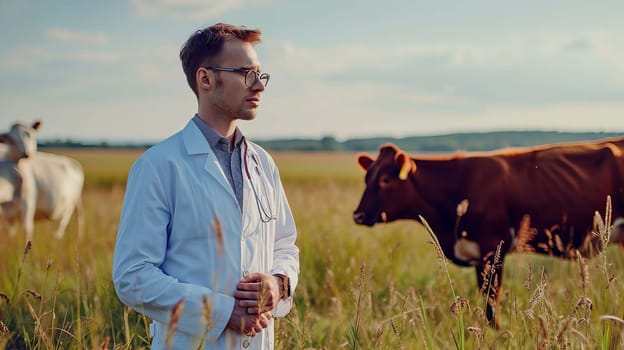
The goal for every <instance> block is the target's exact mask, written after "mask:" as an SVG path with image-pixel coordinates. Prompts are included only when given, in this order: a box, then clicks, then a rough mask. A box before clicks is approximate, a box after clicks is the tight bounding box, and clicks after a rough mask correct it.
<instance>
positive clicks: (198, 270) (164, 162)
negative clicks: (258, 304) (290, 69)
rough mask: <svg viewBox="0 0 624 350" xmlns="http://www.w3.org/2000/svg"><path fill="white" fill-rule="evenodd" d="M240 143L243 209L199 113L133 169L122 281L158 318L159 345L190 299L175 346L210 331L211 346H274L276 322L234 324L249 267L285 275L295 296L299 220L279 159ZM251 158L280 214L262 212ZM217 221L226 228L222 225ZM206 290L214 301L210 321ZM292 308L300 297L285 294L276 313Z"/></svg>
mask: <svg viewBox="0 0 624 350" xmlns="http://www.w3.org/2000/svg"><path fill="white" fill-rule="evenodd" d="M241 146H242V147H243V149H242V152H241V154H242V155H241V156H242V157H243V159H242V160H241V165H242V175H243V210H242V213H243V214H241V210H240V209H239V205H238V202H237V200H236V196H235V194H234V191H233V190H232V186H231V185H230V184H229V183H228V180H227V178H226V176H225V174H224V172H223V170H222V168H221V166H220V165H219V161H218V160H217V158H216V157H215V155H214V153H213V152H212V150H211V149H210V146H209V144H208V142H207V140H206V139H205V137H204V135H203V134H202V133H201V131H200V130H199V129H198V128H197V126H196V125H195V123H194V122H193V121H192V120H191V121H189V122H188V124H187V125H186V127H185V128H184V129H182V130H181V131H180V132H178V133H176V134H174V135H173V136H171V137H169V138H168V139H166V140H164V141H163V142H161V143H159V144H157V145H155V146H154V147H152V148H150V149H149V150H147V151H146V152H145V154H144V155H142V156H141V157H140V158H139V159H138V160H137V161H136V162H135V164H134V165H133V167H132V169H131V171H130V174H129V176H128V182H127V189H126V195H125V199H124V204H123V211H122V214H121V220H120V224H119V231H118V235H117V243H116V247H115V255H114V262H113V282H114V285H115V290H116V292H117V295H118V296H119V298H120V300H121V301H122V302H123V303H125V304H127V305H129V306H130V307H132V308H133V309H134V310H136V311H138V312H141V313H143V314H145V315H146V316H148V317H149V318H151V319H152V320H153V324H152V325H151V327H150V330H151V335H152V336H153V337H154V338H153V343H152V349H164V348H167V347H166V345H165V344H164V342H165V337H166V335H167V333H168V325H169V321H170V318H171V311H172V308H173V306H174V305H175V304H176V303H177V302H178V301H179V300H180V299H181V298H184V304H183V312H182V316H181V319H180V321H179V323H178V326H177V331H176V333H175V335H174V337H173V341H174V347H173V348H174V349H196V348H197V344H199V342H200V341H201V336H202V334H204V332H205V331H206V330H207V331H208V333H207V336H206V337H205V343H206V346H205V347H204V349H243V344H244V343H246V342H245V341H246V340H247V341H249V342H250V344H249V347H248V348H247V349H263V350H266V349H273V347H274V346H273V338H274V334H273V333H274V332H273V321H272V320H271V325H270V326H269V327H268V328H267V329H265V330H264V331H262V332H261V333H259V334H257V335H256V336H255V337H253V338H252V337H248V336H245V335H241V334H239V333H237V332H235V331H232V330H230V329H229V328H227V327H226V326H227V322H228V320H229V318H230V315H231V312H232V309H233V307H234V298H233V293H234V291H235V290H236V284H237V283H238V282H239V281H240V279H241V278H242V277H243V275H245V274H247V273H254V272H264V273H270V274H275V273H285V274H287V275H288V276H289V277H290V286H291V294H292V292H293V291H294V289H295V287H296V286H297V280H298V279H297V277H298V273H299V250H298V248H297V247H296V246H295V240H296V237H297V233H296V229H295V223H294V220H293V217H292V213H291V211H290V207H289V205H288V202H287V200H286V196H285V194H284V190H283V188H282V184H281V181H280V178H279V173H278V170H277V167H276V166H275V163H274V162H273V160H272V158H271V157H270V156H269V155H268V153H266V151H264V150H263V149H262V148H261V147H259V146H257V145H255V144H253V143H251V142H247V141H244V143H243V144H242V145H241ZM246 147H248V148H247V151H246ZM245 158H246V160H245ZM245 164H247V167H248V169H249V174H250V175H251V180H252V181H254V185H256V189H257V192H260V193H258V194H259V196H264V197H263V199H262V200H263V201H264V202H266V201H267V200H268V201H269V203H270V204H271V205H270V208H271V211H273V213H272V214H273V215H274V216H276V217H277V219H276V220H271V221H270V222H268V223H263V222H262V221H261V220H260V214H259V212H260V211H259V209H258V207H257V203H256V197H255V196H254V192H253V189H252V186H251V184H250V182H249V179H248V178H247V172H246V170H245ZM257 184H264V186H258V185H257ZM217 221H218V222H219V223H220V225H221V228H222V234H218V233H217V230H216V226H215V225H216V222H217ZM203 297H205V298H206V300H207V301H208V302H209V304H210V305H211V306H212V312H211V314H210V320H209V321H210V326H209V327H207V323H206V317H204V316H203V312H204V308H203V306H202V298H203ZM291 306H292V297H291V298H289V299H287V300H282V301H280V302H279V303H278V305H277V307H276V308H275V309H274V310H273V311H272V312H273V316H275V317H282V316H285V315H286V314H287V313H288V312H289V311H290V308H291Z"/></svg>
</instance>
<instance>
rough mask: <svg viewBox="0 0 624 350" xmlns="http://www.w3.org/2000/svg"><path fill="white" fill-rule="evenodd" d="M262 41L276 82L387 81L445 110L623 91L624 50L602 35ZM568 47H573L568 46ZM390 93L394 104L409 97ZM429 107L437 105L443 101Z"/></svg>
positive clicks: (614, 98)
mask: <svg viewBox="0 0 624 350" xmlns="http://www.w3.org/2000/svg"><path fill="white" fill-rule="evenodd" d="M267 46H268V47H266V48H265V49H266V50H265V49H260V48H261V47H262V45H260V46H258V48H259V53H260V57H261V59H262V61H263V68H264V69H267V70H273V72H270V73H272V74H274V76H275V78H276V79H277V78H278V77H279V76H284V77H288V78H289V79H297V80H301V81H318V82H322V83H323V84H325V85H327V84H337V85H340V86H343V87H344V89H345V91H349V90H350V89H349V87H350V86H352V85H353V84H357V83H362V84H368V85H371V86H392V87H393V88H394V89H395V90H396V91H397V92H404V93H406V94H408V95H409V94H411V95H413V96H417V97H416V100H419V101H421V102H422V101H423V100H427V101H444V103H446V105H447V107H445V108H451V109H453V108H460V107H461V108H464V107H465V108H469V109H477V110H479V109H481V108H482V106H486V105H490V104H526V105H549V104H560V103H573V102H584V103H594V102H599V101H603V102H618V101H621V96H623V95H624V84H623V81H624V79H623V78H622V75H621V74H614V72H621V71H622V69H623V67H624V65H623V64H622V62H624V55H623V52H624V51H623V49H624V47H623V46H622V44H621V42H619V41H618V40H617V39H615V38H612V37H610V36H608V35H605V34H600V33H585V34H582V33H581V34H577V35H568V36H561V37H557V36H546V37H545V38H544V39H539V40H527V39H524V40H521V39H516V40H509V41H507V42H503V43H497V44H495V45H492V44H491V43H490V44H473V45H468V44H429V45H428V44H409V43H408V44H404V43H402V44H397V45H392V44H384V43H382V44H379V43H377V42H376V43H375V45H374V46H372V45H371V46H368V45H365V44H360V45H356V44H346V45H342V46H333V47H325V48H316V47H299V46H297V45H295V44H294V43H292V42H282V43H268V45H267ZM570 46H574V47H575V48H576V50H573V51H571V47H570ZM581 46H582V47H584V49H582V50H581ZM260 50H265V51H260ZM265 53H266V55H265ZM588 62H593V63H592V64H588ZM389 96H390V98H391V101H393V102H400V101H401V100H404V101H412V102H413V101H414V100H413V99H407V98H399V97H398V96H401V95H389ZM395 96H396V97H395ZM418 105H419V106H420V105H421V104H420V103H419V104H418ZM427 105H428V106H434V105H437V106H440V107H442V105H443V103H429V104H427ZM454 106H455V107H454ZM462 106H463V107H462Z"/></svg>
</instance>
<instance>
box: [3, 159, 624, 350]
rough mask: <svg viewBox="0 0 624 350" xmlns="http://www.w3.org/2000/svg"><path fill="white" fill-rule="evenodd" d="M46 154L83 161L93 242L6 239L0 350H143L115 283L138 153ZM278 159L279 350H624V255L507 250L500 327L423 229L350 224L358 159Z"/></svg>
mask: <svg viewBox="0 0 624 350" xmlns="http://www.w3.org/2000/svg"><path fill="white" fill-rule="evenodd" d="M51 151H52V152H58V153H63V154H67V155H70V156H72V157H74V158H76V159H77V160H79V161H80V162H81V163H82V164H83V167H84V169H85V173H86V186H85V190H84V195H83V198H84V199H83V200H84V205H85V225H86V228H85V234H84V236H83V237H82V238H80V239H79V237H78V236H77V224H76V220H75V218H74V219H73V220H72V222H71V224H70V226H69V228H68V231H67V233H66V235H65V237H64V238H63V239H61V240H56V239H54V238H53V237H52V234H53V232H54V228H55V224H54V223H50V222H37V223H36V225H35V238H34V240H33V241H32V245H30V244H27V243H26V241H25V234H24V232H22V231H21V230H20V231H19V232H18V233H17V234H16V235H15V236H12V237H10V236H7V235H6V234H3V236H2V237H0V239H1V242H2V244H0V293H1V294H0V320H1V321H2V323H1V324H0V349H2V348H7V349H113V348H114V349H141V348H148V347H149V339H148V335H147V324H148V323H149V320H147V319H145V318H144V317H142V316H141V315H139V314H137V313H135V312H134V311H131V310H129V309H127V308H125V307H124V306H123V305H122V304H121V303H120V302H119V301H118V300H117V298H116V296H115V292H114V290H113V286H112V282H111V264H112V255H113V248H114V244H115V236H116V230H117V223H118V220H119V214H120V211H121V204H122V200H123V195H124V185H125V178H126V175H127V172H128V170H129V168H130V166H131V164H132V162H133V161H134V159H136V157H137V156H138V155H139V154H140V152H141V151H117V150H114V151H112V150H51ZM273 155H274V158H275V160H276V162H277V164H278V166H279V168H280V172H281V175H282V178H283V180H284V185H285V188H286V192H287V195H288V199H289V201H290V204H291V207H292V210H293V213H294V215H295V219H296V222H297V225H298V231H299V238H298V246H299V247H300V250H301V275H300V282H299V286H298V288H297V290H296V294H295V301H296V307H295V308H294V309H293V310H292V312H291V313H290V314H289V316H288V317H286V318H283V319H278V320H276V322H277V323H276V341H277V347H276V348H277V349H364V350H366V349H490V348H497V349H620V348H622V347H624V331H623V330H624V324H623V321H622V318H624V296H623V295H622V294H624V282H623V281H624V250H623V249H621V248H620V247H610V248H609V249H608V250H607V251H606V254H604V255H600V256H598V257H596V258H593V259H591V260H587V261H585V260H581V261H576V260H573V261H564V260H559V259H554V258H549V257H545V256H536V255H511V256H508V257H507V258H506V260H505V270H504V278H503V284H504V289H503V295H502V297H501V327H500V329H493V328H491V327H489V326H488V325H487V321H486V319H485V316H484V312H483V310H485V306H486V300H485V299H484V297H483V296H482V295H481V293H480V292H479V286H477V285H476V276H475V272H474V269H472V268H460V267H457V266H454V265H452V264H450V263H447V262H446V261H445V260H441V259H439V258H438V255H437V254H436V250H435V248H434V246H433V245H432V244H431V238H430V236H429V234H428V233H427V232H426V230H425V229H424V228H423V227H422V226H421V225H419V224H418V223H416V222H415V221H402V222H396V223H391V224H385V225H376V226H374V227H372V228H368V227H362V226H357V225H355V224H354V222H353V220H352V218H351V214H352V212H353V210H354V209H355V207H356V206H357V204H358V201H359V199H360V195H361V192H362V191H363V189H364V181H363V176H364V173H363V171H361V170H360V169H359V168H358V167H357V166H356V163H355V155H354V154H346V153H326V154H319V153H309V154H308V153H306V154H303V153H274V154H273ZM527 195H530V194H527ZM603 216H604V213H603ZM447 271H448V273H447Z"/></svg>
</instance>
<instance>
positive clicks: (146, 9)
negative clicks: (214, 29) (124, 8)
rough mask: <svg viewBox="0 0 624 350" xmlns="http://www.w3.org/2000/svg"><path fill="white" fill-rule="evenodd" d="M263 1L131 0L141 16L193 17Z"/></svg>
mask: <svg viewBox="0 0 624 350" xmlns="http://www.w3.org/2000/svg"><path fill="white" fill-rule="evenodd" d="M263 2H264V0H211V1H206V0H130V4H131V5H132V7H133V8H134V10H135V11H136V12H137V13H138V14H139V16H144V17H166V16H172V17H179V18H193V19H203V18H215V17H218V16H221V15H223V14H225V13H227V12H231V11H236V10H239V9H242V8H246V7H249V6H254V5H257V4H261V3H263Z"/></svg>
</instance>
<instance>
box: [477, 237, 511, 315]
mask: <svg viewBox="0 0 624 350" xmlns="http://www.w3.org/2000/svg"><path fill="white" fill-rule="evenodd" d="M504 243H505V242H504V241H500V242H499V243H498V246H496V252H495V253H494V258H493V259H492V260H490V259H489V257H490V256H491V253H490V255H489V256H486V257H485V259H487V263H486V264H485V267H484V268H483V272H482V276H483V284H482V285H481V292H482V293H483V294H485V296H486V299H487V300H486V302H487V303H488V304H489V305H490V306H495V305H496V294H497V293H498V289H497V286H498V285H499V283H498V282H499V281H498V271H500V269H501V268H502V266H503V261H502V260H503V259H502V249H503V244H504Z"/></svg>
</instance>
